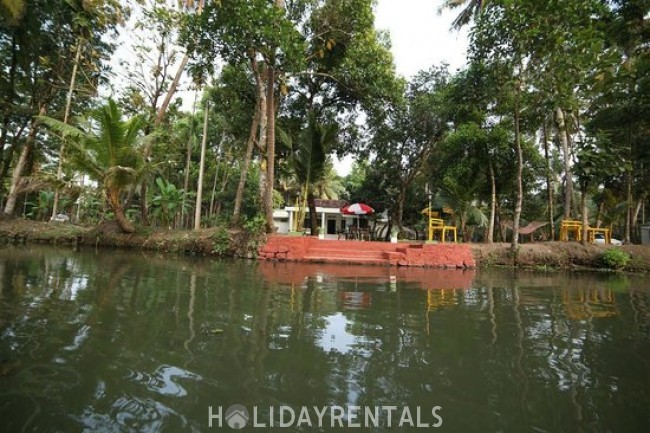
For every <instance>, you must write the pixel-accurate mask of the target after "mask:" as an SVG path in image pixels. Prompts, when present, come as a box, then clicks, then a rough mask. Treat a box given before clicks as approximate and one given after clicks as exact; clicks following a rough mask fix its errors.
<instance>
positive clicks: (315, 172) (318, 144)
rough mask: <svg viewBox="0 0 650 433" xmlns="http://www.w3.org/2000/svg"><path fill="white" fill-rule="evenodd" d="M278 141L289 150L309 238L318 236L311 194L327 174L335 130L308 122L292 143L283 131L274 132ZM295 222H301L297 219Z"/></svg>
mask: <svg viewBox="0 0 650 433" xmlns="http://www.w3.org/2000/svg"><path fill="white" fill-rule="evenodd" d="M278 132H279V136H280V140H281V141H282V142H284V144H285V145H287V147H289V148H290V149H291V156H290V157H289V160H288V162H289V164H290V167H291V170H292V171H293V173H294V175H295V177H296V179H297V181H298V183H299V184H300V185H302V192H303V194H304V201H303V203H304V202H307V203H308V206H309V213H310V221H311V227H312V231H311V233H312V235H316V234H318V233H317V232H316V230H315V227H318V219H317V218H316V203H315V198H316V197H315V194H314V193H315V192H319V191H318V184H319V183H320V182H322V181H323V178H325V177H326V175H327V173H328V171H327V170H326V169H327V152H328V150H329V149H331V148H332V146H333V144H334V142H335V141H336V137H337V133H338V130H337V128H336V126H335V125H324V124H321V123H317V122H316V121H315V120H314V119H310V120H309V123H308V125H307V127H305V128H304V129H303V130H302V131H301V132H300V134H299V135H298V137H297V138H296V141H295V143H294V142H293V140H292V139H291V137H289V136H288V135H287V134H286V133H284V131H280V130H279V131H278ZM298 221H302V218H300V217H299V220H298Z"/></svg>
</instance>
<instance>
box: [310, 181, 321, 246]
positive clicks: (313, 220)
mask: <svg viewBox="0 0 650 433" xmlns="http://www.w3.org/2000/svg"><path fill="white" fill-rule="evenodd" d="M307 203H308V206H309V227H310V229H311V230H310V234H311V235H312V236H318V215H316V198H315V197H314V192H313V191H312V190H311V188H309V190H308V192H307ZM323 229H325V227H323Z"/></svg>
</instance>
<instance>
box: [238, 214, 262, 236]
mask: <svg viewBox="0 0 650 433" xmlns="http://www.w3.org/2000/svg"><path fill="white" fill-rule="evenodd" d="M243 226H244V230H246V231H247V232H248V233H250V234H251V235H253V236H257V235H260V234H262V233H264V231H265V230H266V220H265V219H264V216H262V215H256V216H254V217H253V218H247V219H246V220H245V221H244V224H243Z"/></svg>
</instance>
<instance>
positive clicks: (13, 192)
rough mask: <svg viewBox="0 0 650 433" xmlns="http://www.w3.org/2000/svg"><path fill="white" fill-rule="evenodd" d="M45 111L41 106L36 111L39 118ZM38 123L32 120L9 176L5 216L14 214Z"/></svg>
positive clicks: (43, 106)
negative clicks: (19, 186)
mask: <svg viewBox="0 0 650 433" xmlns="http://www.w3.org/2000/svg"><path fill="white" fill-rule="evenodd" d="M45 111H46V108H45V105H41V107H40V108H39V110H38V115H39V116H42V115H44V114H45ZM38 123H39V122H38V120H37V119H36V118H34V119H32V125H31V129H30V131H29V134H28V135H27V138H26V140H25V145H24V146H23V149H22V150H21V152H20V156H19V157H18V162H16V166H15V167H14V172H13V174H12V176H11V185H10V187H9V194H7V202H6V203H5V208H4V214H5V215H13V213H14V210H15V207H16V200H17V199H18V185H19V183H20V179H21V177H22V175H23V171H24V170H25V165H26V163H27V158H28V157H29V154H30V152H31V150H32V148H33V146H34V140H35V139H36V131H37V129H38Z"/></svg>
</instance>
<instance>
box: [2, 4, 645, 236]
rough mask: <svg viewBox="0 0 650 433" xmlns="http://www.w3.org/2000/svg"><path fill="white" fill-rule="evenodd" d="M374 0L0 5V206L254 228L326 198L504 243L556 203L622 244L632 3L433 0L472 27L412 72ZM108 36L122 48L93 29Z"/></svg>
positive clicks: (628, 189) (629, 201)
mask: <svg viewBox="0 0 650 433" xmlns="http://www.w3.org/2000/svg"><path fill="white" fill-rule="evenodd" d="M373 3H374V2H373V1H372V0H296V1H291V2H288V1H282V0H274V1H271V0H255V1H250V0H228V1H226V0H222V1H203V0H201V1H185V2H182V6H181V7H178V6H177V5H176V4H173V5H172V4H171V3H170V2H166V1H163V0H146V1H144V0H143V1H126V0H110V1H80V0H70V1H68V0H48V1H44V0H32V1H25V2H21V1H17V2H2V3H1V4H0V53H1V54H2V55H1V56H0V62H2V65H0V72H1V73H0V197H1V200H2V206H3V211H4V213H5V214H7V215H16V216H18V215H22V216H24V217H25V218H33V219H43V220H47V219H50V218H51V217H52V216H53V213H65V214H67V215H68V216H70V217H72V219H73V220H74V221H76V222H79V223H85V224H96V223H97V222H99V221H101V220H103V219H106V218H111V217H116V218H117V220H118V221H119V222H120V225H121V227H122V228H123V230H125V231H132V230H134V226H133V224H136V225H154V226H160V227H166V228H198V227H212V226H224V225H225V224H231V225H233V226H239V227H253V226H255V227H256V229H258V228H259V227H260V226H261V221H264V225H265V229H266V230H267V231H271V230H272V229H273V218H272V213H273V209H274V208H277V207H280V206H283V205H284V204H294V203H297V204H298V205H299V206H300V207H302V208H303V209H305V210H306V209H307V208H311V209H312V210H313V209H314V207H315V205H314V200H315V199H316V198H341V199H347V200H349V201H364V202H367V203H369V204H370V205H372V206H373V207H375V209H376V210H377V211H378V213H381V214H382V215H383V217H384V218H385V219H386V222H387V224H389V225H390V226H393V227H398V228H399V229H400V230H402V229H405V228H415V229H418V230H419V232H420V233H422V229H423V226H424V221H423V216H422V213H421V211H422V210H423V209H424V208H425V207H428V206H432V207H433V208H434V209H433V210H438V212H439V213H440V214H441V215H442V216H443V217H444V218H446V219H447V220H448V223H449V224H452V223H453V224H456V225H457V226H458V227H459V234H460V236H461V237H462V239H463V240H465V241H485V242H493V241H506V240H510V241H511V242H512V244H513V247H515V249H516V246H517V242H518V240H519V236H518V233H519V228H520V227H525V226H526V225H527V224H529V223H531V222H534V221H538V222H546V223H547V224H546V226H543V227H542V229H541V230H538V231H536V232H535V235H536V236H537V237H538V238H546V239H550V238H557V226H558V222H559V221H560V220H562V219H568V218H570V219H581V220H582V221H583V222H585V223H587V224H588V225H591V226H606V227H611V228H612V229H613V231H614V234H615V236H618V237H621V238H623V239H624V240H625V241H626V242H635V241H638V240H639V238H640V236H639V234H640V232H639V227H640V225H641V224H642V223H643V222H644V221H645V203H646V200H647V196H648V192H649V188H648V185H650V182H649V180H650V173H649V171H648V170H649V169H648V167H650V140H649V133H650V125H649V122H650V99H649V96H648V95H650V51H649V50H650V49H649V47H650V44H649V36H650V27H649V26H648V20H647V17H648V14H649V13H650V4H649V3H648V2H647V1H645V0H560V1H554V2H531V1H528V0H489V1H487V0H485V1H476V0H465V1H440V2H439V4H438V7H441V8H457V7H458V8H459V9H457V11H458V12H459V15H458V19H457V20H456V21H455V22H454V26H456V27H461V26H469V27H470V50H469V53H468V60H467V66H466V68H465V69H464V70H460V71H456V72H454V73H452V72H450V71H449V70H448V69H447V67H446V66H445V65H431V67H430V68H428V69H427V70H425V71H421V72H420V73H418V74H416V75H415V76H413V77H410V78H409V80H408V81H407V80H406V79H404V78H403V77H399V76H397V75H396V73H395V67H394V64H393V60H392V55H391V53H390V35H388V34H387V33H384V32H379V31H377V30H376V29H375V27H374V11H373ZM405 7H406V6H405ZM435 7H436V5H434V4H432V8H435ZM129 17H130V18H129ZM126 33H130V34H132V35H134V37H132V38H130V40H131V41H132V47H131V51H132V52H134V53H135V55H134V56H132V58H131V59H126V60H125V61H123V62H121V64H120V65H118V64H117V62H116V61H112V62H111V61H110V59H111V55H112V53H113V51H114V46H112V45H111V44H110V43H108V42H107V41H116V40H117V39H116V37H117V35H119V34H126ZM422 49H427V48H426V47H423V48H422ZM429 49H435V47H433V46H431V47H430V48H429ZM181 90H190V92H189V93H192V94H193V95H194V96H187V94H188V92H183V93H180V91H181ZM107 93H110V94H111V95H113V96H112V98H110V99H109V98H108V97H106V96H105V95H106V94H107ZM181 96H182V97H183V98H184V99H185V100H184V101H183V100H182V99H181V98H180V97H181ZM127 118H128V119H130V120H127ZM136 125H137V127H135V126H136ZM129 128H132V129H129ZM120 134H121V135H120ZM111 149H120V150H119V152H118V153H114V154H111V155H112V156H111V157H109V156H110V155H109V154H110V153H111ZM344 155H352V156H353V157H354V158H355V160H356V162H355V165H354V167H353V169H352V172H351V173H350V174H349V175H348V176H346V177H345V178H340V177H339V176H338V175H337V174H336V172H335V170H334V165H333V163H332V161H333V157H334V156H339V157H341V156H344ZM111 158H112V159H111ZM311 214H312V215H314V214H315V212H311ZM54 216H55V215H54ZM302 220H303V219H302V218H300V221H302ZM313 224H316V221H315V220H314V221H312V225H313ZM587 224H585V226H586V225H587ZM312 232H313V233H316V231H312Z"/></svg>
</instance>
